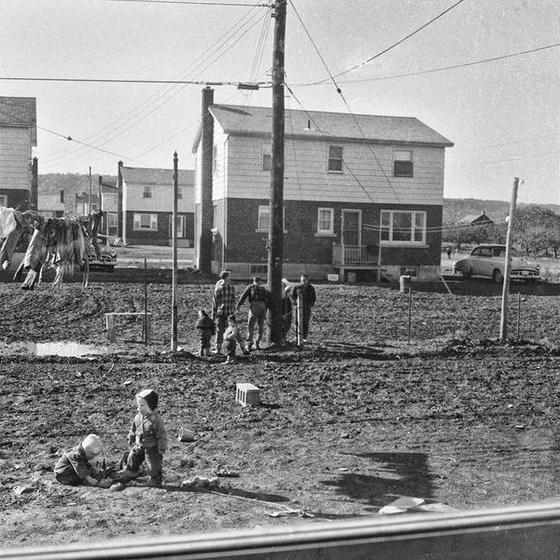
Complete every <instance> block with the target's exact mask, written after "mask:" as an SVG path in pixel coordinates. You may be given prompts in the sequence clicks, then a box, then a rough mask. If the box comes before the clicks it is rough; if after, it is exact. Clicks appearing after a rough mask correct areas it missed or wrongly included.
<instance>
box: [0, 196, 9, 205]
mask: <svg viewBox="0 0 560 560" xmlns="http://www.w3.org/2000/svg"><path fill="white" fill-rule="evenodd" d="M0 206H4V208H6V207H7V206H8V195H7V194H0Z"/></svg>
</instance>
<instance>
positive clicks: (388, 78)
mask: <svg viewBox="0 0 560 560" xmlns="http://www.w3.org/2000/svg"><path fill="white" fill-rule="evenodd" d="M559 46H560V43H553V44H552V45H545V46H544V47H537V48H535V49H529V50H526V51H519V52H515V53H510V54H504V55H501V56H494V57H491V58H483V59H481V60H475V61H473V62H463V63H461V64H453V65H451V66H442V67H440V68H431V69H429V70H418V71H416V72H406V73H403V74H393V75H391V76H378V77H376V78H359V79H356V80H343V81H342V82H341V83H343V84H356V83H361V82H377V81H382V80H394V79H397V78H407V77H409V76H420V75H422V74H433V73H435V72H443V71H445V70H454V69H456V68H466V67H468V66H475V65H477V64H486V63H488V62H496V61H498V60H505V59H507V58H514V57H516V56H523V55H526V54H531V53H536V52H539V51H544V50H547V49H554V48H556V47H559ZM325 82H326V80H322V81H321V82H314V83H311V84H296V86H297V87H304V86H316V85H322V84H324V83H325Z"/></svg>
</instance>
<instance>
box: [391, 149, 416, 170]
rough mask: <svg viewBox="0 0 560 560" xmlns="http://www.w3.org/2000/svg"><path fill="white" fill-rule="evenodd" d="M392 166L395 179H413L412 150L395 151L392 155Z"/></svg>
mask: <svg viewBox="0 0 560 560" xmlns="http://www.w3.org/2000/svg"><path fill="white" fill-rule="evenodd" d="M393 166H394V167H393V175H394V176H395V177H413V176H414V164H413V163H412V150H396V151H395V152H394V154H393Z"/></svg>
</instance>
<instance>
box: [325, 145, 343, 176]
mask: <svg viewBox="0 0 560 560" xmlns="http://www.w3.org/2000/svg"><path fill="white" fill-rule="evenodd" d="M328 170H329V173H342V146H329V164H328Z"/></svg>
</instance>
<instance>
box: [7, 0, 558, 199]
mask: <svg viewBox="0 0 560 560" xmlns="http://www.w3.org/2000/svg"><path fill="white" fill-rule="evenodd" d="M172 1H173V0H151V1H142V0H0V78H10V77H11V78H14V77H25V78H59V79H99V80H122V79H127V80H146V81H149V80H177V79H180V80H189V81H194V82H201V83H199V84H192V85H164V84H146V83H141V84H119V83H106V82H97V83H88V82H72V81H69V82H49V81H11V80H4V79H2V80H0V95H3V96H24V97H28V96H31V97H36V98H37V123H38V126H39V127H40V128H39V135H38V146H37V149H36V152H35V155H37V157H38V158H39V170H40V173H48V172H61V173H65V172H77V173H87V172H88V169H89V167H90V166H91V168H92V172H93V173H99V174H102V175H115V174H116V170H117V162H118V160H119V159H122V160H123V161H124V162H125V165H130V166H138V167H172V165H173V152H174V151H175V150H176V151H177V152H178V154H179V166H180V167H181V168H192V167H193V159H192V155H191V148H192V142H193V138H194V135H195V132H196V129H197V126H198V120H199V115H200V106H201V89H202V88H203V87H204V86H203V84H202V82H245V81H263V82H266V81H268V80H270V67H271V61H272V39H273V28H274V20H273V19H272V18H271V17H270V10H269V9H268V8H267V7H263V6H259V5H258V4H260V3H262V4H266V3H267V2H266V0H264V1H260V2H259V0H227V1H226V0H224V2H221V1H220V0H214V1H213V4H224V3H227V4H236V5H235V6H226V5H208V3H207V2H209V1H211V0H192V3H189V2H187V1H186V0H182V1H183V2H184V3H180V2H181V0H176V2H177V3H175V4H173V3H172ZM197 2H198V3H197ZM205 2H206V5H205ZM457 2H458V0H346V1H344V0H289V3H288V7H287V8H288V9H287V12H288V22H287V38H286V72H287V78H286V81H287V83H288V84H289V85H290V86H291V88H292V90H293V95H291V94H290V93H288V92H286V107H287V108H291V109H301V108H304V109H306V110H324V111H337V112H344V113H347V112H349V111H351V112H353V113H365V114H375V115H400V116H414V117H417V118H418V119H420V120H421V121H422V122H424V123H425V124H427V125H428V126H430V127H432V128H434V129H435V130H436V131H438V132H439V133H440V134H442V135H443V136H445V137H446V138H448V139H449V140H451V141H452V142H454V143H455V147H453V148H450V149H448V150H447V155H446V177H445V193H444V194H445V196H446V197H452V198H467V197H475V198H483V199H498V200H509V199H510V196H511V186H512V183H513V178H514V177H516V176H517V177H519V178H521V179H523V180H524V181H525V183H524V184H523V185H522V186H521V187H520V189H519V201H520V202H537V203H556V204H558V203H559V192H560V181H559V160H560V153H559V152H560V150H559V147H560V138H559V121H560V48H559V47H558V45H557V44H558V43H560V2H558V1H557V0H463V1H460V2H459V3H458V5H456V6H455V7H453V8H452V6H454V5H455V4H457ZM449 8H452V9H449ZM448 9H449V11H448V12H447V13H445V14H444V15H442V16H441V17H440V18H438V19H436V20H435V21H434V22H433V23H431V24H430V25H427V26H426V27H425V28H423V29H420V28H421V27H422V26H424V25H425V24H426V23H428V22H429V21H430V20H432V19H434V18H436V17H437V16H438V15H439V14H441V13H442V12H444V11H446V10H448ZM419 29H420V30H419ZM417 30H419V31H418V32H417V33H414V34H413V35H412V36H411V37H410V38H408V39H406V40H404V41H402V42H401V43H400V44H399V45H398V46H396V47H394V48H391V49H389V50H388V51H387V52H386V53H385V54H380V53H382V52H383V51H384V50H386V49H388V48H389V47H391V46H392V45H394V44H395V43H397V42H399V41H401V40H402V39H404V38H405V37H406V36H407V35H409V34H412V33H413V32H415V31H417ZM536 49H540V50H536ZM525 51H535V52H530V53H526V54H517V53H523V52H525ZM379 54H380V56H377V55H379ZM507 55H514V56H507ZM505 56H507V58H502V57H505ZM493 58H499V60H489V59H493ZM480 61H486V62H481V63H478V62H480ZM361 63H364V64H361ZM473 63H474V64H473ZM452 66H456V68H449V67H452ZM457 66H458V67H457ZM355 67H357V68H355ZM352 68H355V69H354V70H351V71H348V70H350V69H352ZM444 68H447V69H444ZM430 70H438V71H437V72H427V71H430ZM331 77H334V79H335V81H336V83H337V84H338V86H339V87H340V89H341V90H342V95H340V94H339V93H337V90H336V86H335V85H334V84H333V80H332V79H331ZM317 82H322V83H321V84H319V85H313V84H316V83H317ZM215 90H216V91H215V101H216V103H227V104H242V105H245V104H247V105H259V106H271V104H272V98H271V90H270V89H262V90H260V91H258V92H247V91H238V90H237V88H236V87H235V86H234V85H224V86H216V87H215ZM286 132H287V133H289V126H286ZM67 136H70V137H72V138H73V139H74V141H68V140H66V139H65V138H64V137H67ZM84 144H87V146H86V145H84Z"/></svg>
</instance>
